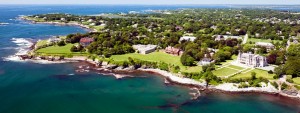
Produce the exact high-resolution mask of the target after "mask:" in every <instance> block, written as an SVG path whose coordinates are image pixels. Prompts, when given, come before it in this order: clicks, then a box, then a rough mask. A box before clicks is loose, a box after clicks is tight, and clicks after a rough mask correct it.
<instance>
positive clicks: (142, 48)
mask: <svg viewBox="0 0 300 113" xmlns="http://www.w3.org/2000/svg"><path fill="white" fill-rule="evenodd" d="M132 47H133V49H135V50H137V51H138V52H139V53H140V54H149V53H152V52H154V51H155V50H156V48H157V45H150V44H148V45H141V44H138V45H133V46H132Z"/></svg>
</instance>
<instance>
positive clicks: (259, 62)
mask: <svg viewBox="0 0 300 113" xmlns="http://www.w3.org/2000/svg"><path fill="white" fill-rule="evenodd" d="M237 61H238V62H239V63H241V64H245V65H247V66H251V67H265V66H267V65H268V63H267V59H266V57H264V56H260V55H256V54H252V53H239V55H238V58H237Z"/></svg>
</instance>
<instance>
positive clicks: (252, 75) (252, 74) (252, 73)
mask: <svg viewBox="0 0 300 113" xmlns="http://www.w3.org/2000/svg"><path fill="white" fill-rule="evenodd" d="M251 79H252V80H255V79H257V78H256V72H251Z"/></svg>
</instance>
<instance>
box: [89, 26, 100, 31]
mask: <svg viewBox="0 0 300 113" xmlns="http://www.w3.org/2000/svg"><path fill="white" fill-rule="evenodd" d="M89 27H90V28H93V29H96V30H97V31H101V30H102V29H104V26H89Z"/></svg>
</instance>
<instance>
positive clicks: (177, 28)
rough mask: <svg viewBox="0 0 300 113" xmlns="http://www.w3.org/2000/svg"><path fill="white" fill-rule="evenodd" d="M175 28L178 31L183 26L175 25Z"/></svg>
mask: <svg viewBox="0 0 300 113" xmlns="http://www.w3.org/2000/svg"><path fill="white" fill-rule="evenodd" d="M175 29H176V31H180V30H183V27H181V26H176V27H175Z"/></svg>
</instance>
